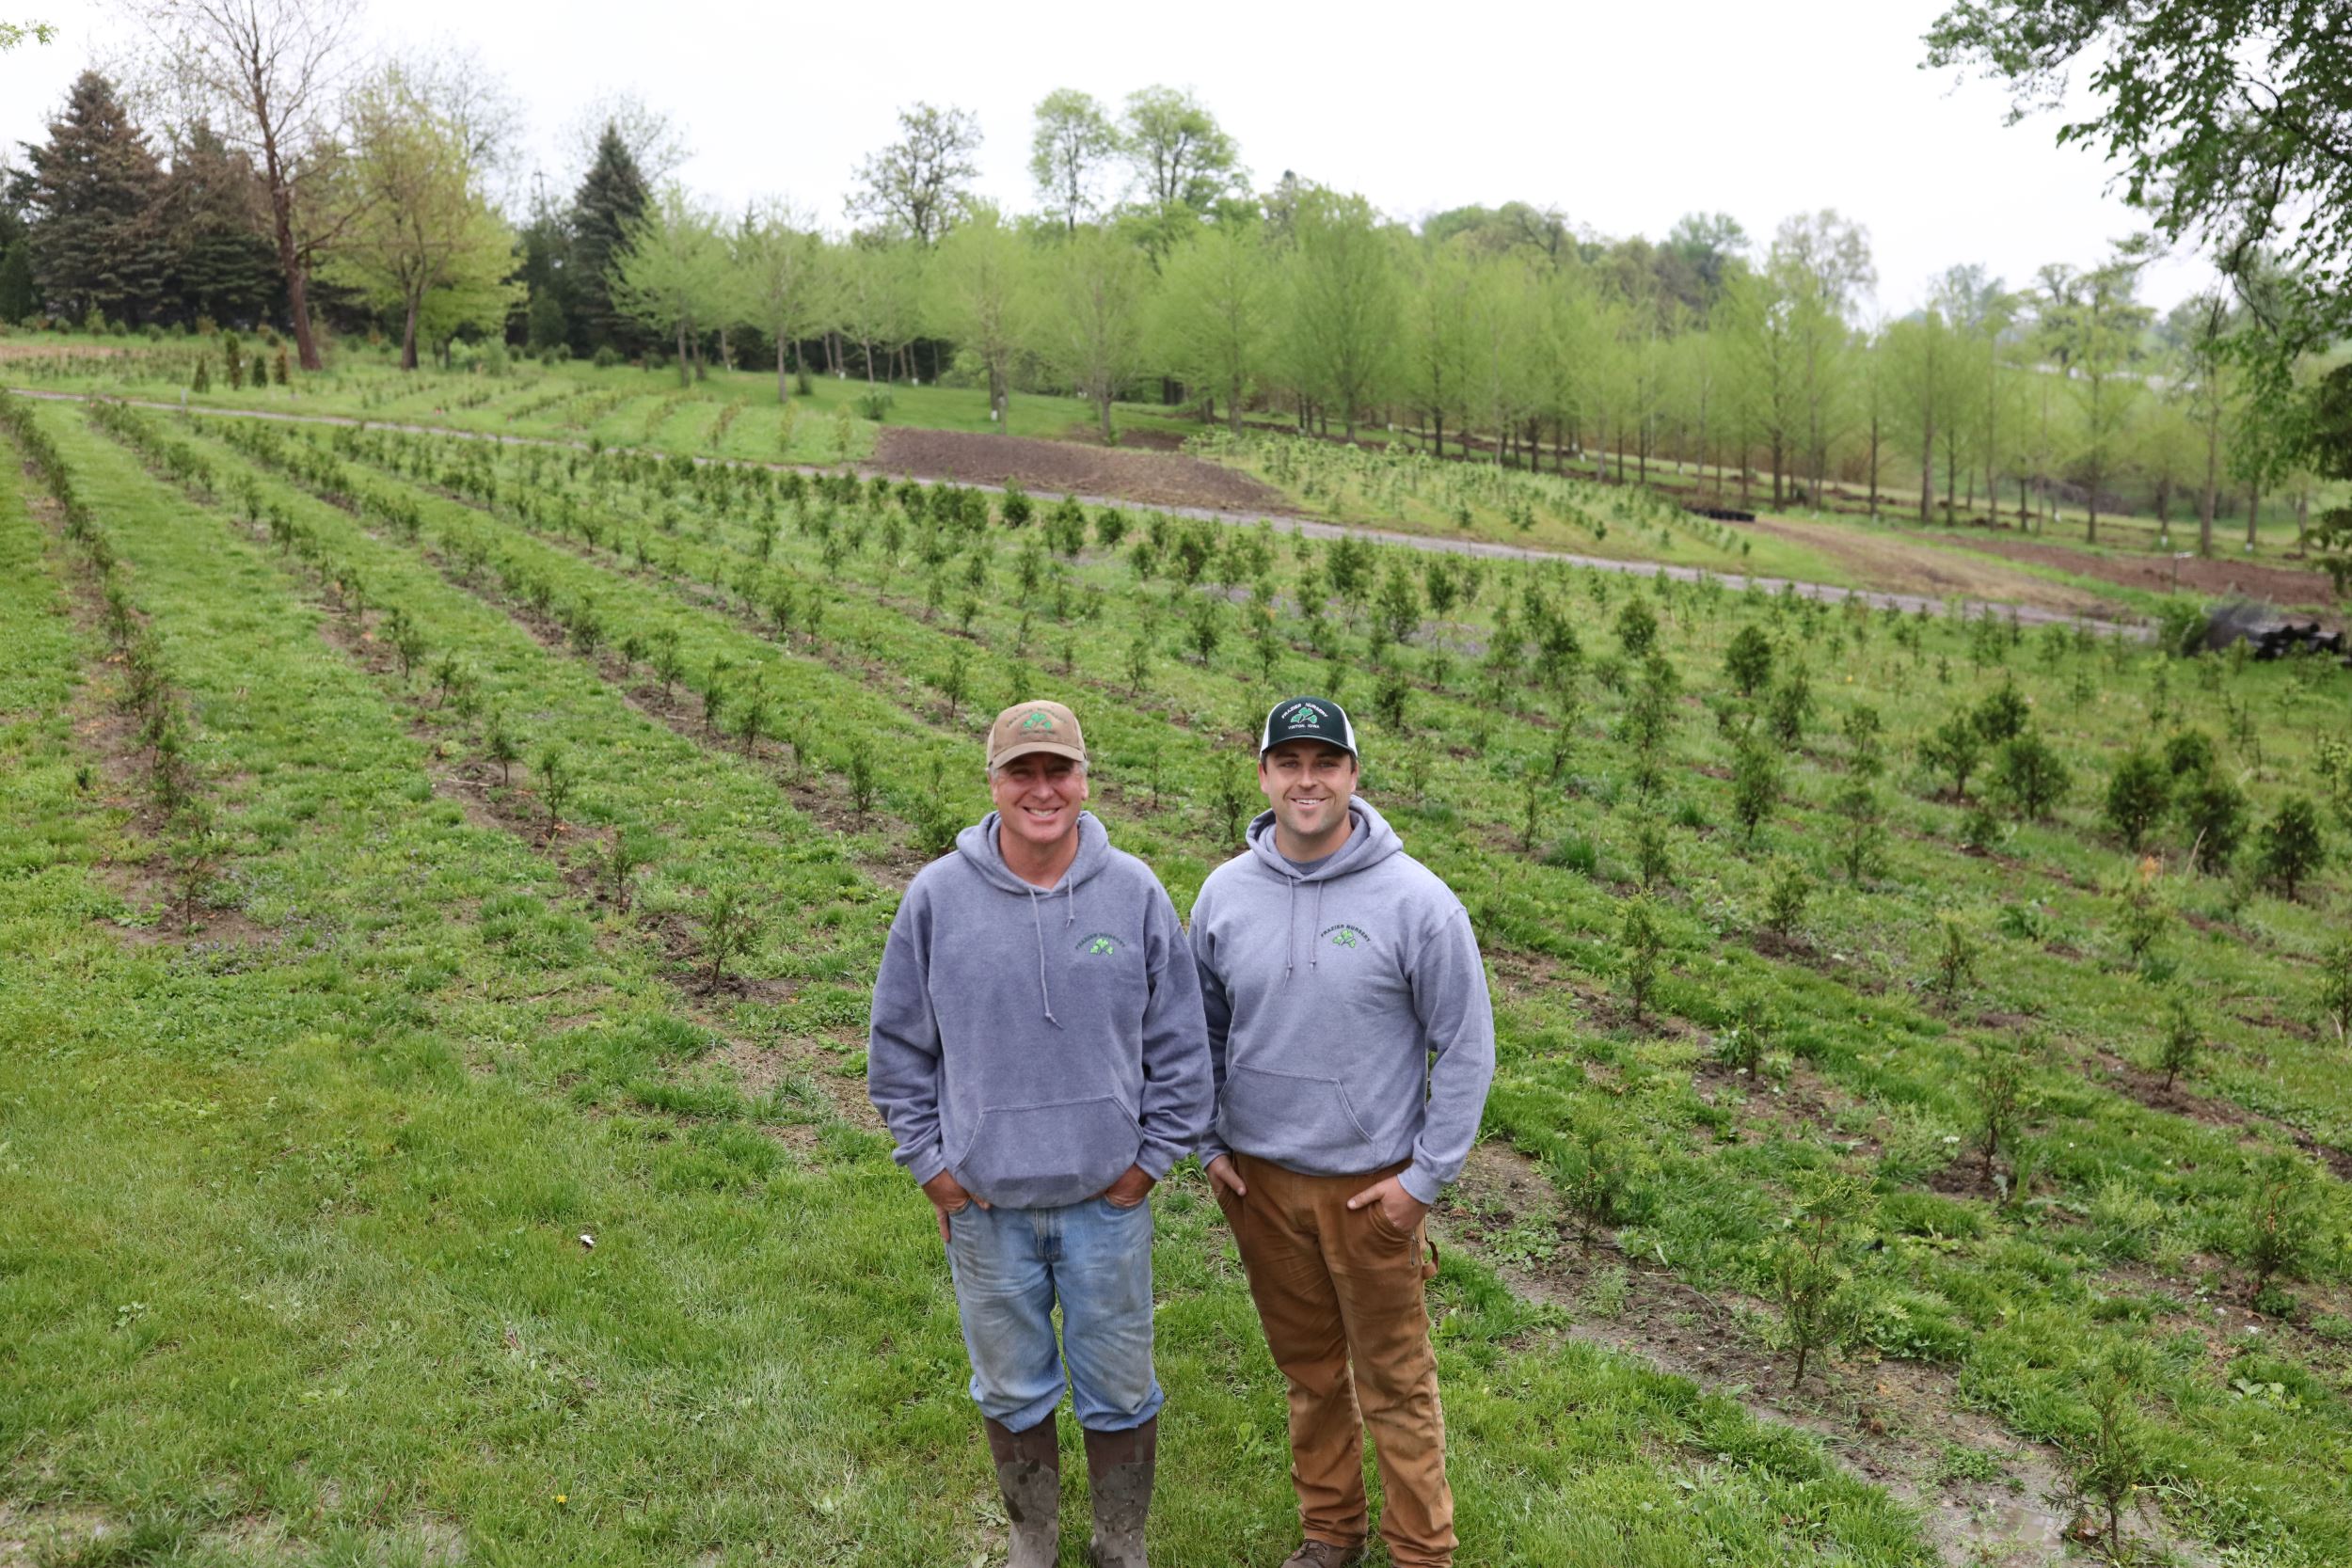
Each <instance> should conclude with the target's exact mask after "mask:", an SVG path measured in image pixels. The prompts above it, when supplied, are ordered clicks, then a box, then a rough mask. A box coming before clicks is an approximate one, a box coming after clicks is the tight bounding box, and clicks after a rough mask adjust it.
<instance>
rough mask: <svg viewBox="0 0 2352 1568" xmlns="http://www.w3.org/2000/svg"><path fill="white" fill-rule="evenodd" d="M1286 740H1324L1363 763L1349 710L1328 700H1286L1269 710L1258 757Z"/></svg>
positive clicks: (1290, 698)
mask: <svg viewBox="0 0 2352 1568" xmlns="http://www.w3.org/2000/svg"><path fill="white" fill-rule="evenodd" d="M1285 740H1320V741H1322V742H1323V743H1324V744H1325V745H1326V746H1337V747H1338V748H1339V749H1340V750H1341V751H1343V752H1346V753H1347V754H1348V755H1349V756H1352V757H1358V758H1359V760H1360V757H1361V753H1359V752H1358V751H1357V750H1356V726H1355V725H1353V724H1351V723H1349V722H1348V721H1347V710H1346V709H1345V708H1343V707H1342V706H1340V705H1339V704H1337V703H1335V702H1332V701H1331V700H1329V699H1328V698H1326V697H1285V698H1284V699H1282V701H1280V702H1279V703H1277V704H1275V705H1274V706H1273V707H1271V708H1269V709H1268V710H1267V711H1266V716H1265V728H1264V729H1263V731H1262V732H1260V734H1259V736H1258V754H1259V755H1260V756H1263V755H1264V754H1265V753H1266V752H1270V751H1272V750H1273V749H1274V748H1275V747H1277V746H1279V745H1280V744H1282V742H1284V741H1285Z"/></svg>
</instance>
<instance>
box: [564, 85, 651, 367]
mask: <svg viewBox="0 0 2352 1568" xmlns="http://www.w3.org/2000/svg"><path fill="white" fill-rule="evenodd" d="M645 202H646V194H645V177H644V173H643V172H641V171H640V170H639V168H638V166H637V160H636V159H635V158H633V157H631V156H629V150H628V144H627V143H625V142H623V141H622V140H621V133H620V130H619V128H618V127H617V126H614V125H611V124H607V125H606V126H605V128H604V135H602V136H601V137H599V138H598V139H597V142H596V161H595V162H594V163H592V164H590V165H589V166H588V172H587V174H586V175H585V176H584V177H583V178H582V179H581V180H580V191H579V194H578V195H576V196H574V197H573V198H572V265H571V274H572V277H573V278H574V279H575V283H574V287H575V288H576V289H577V290H578V291H579V298H578V302H577V308H576V309H574V310H573V312H572V322H573V326H574V329H575V330H576V331H579V332H580V334H581V337H582V340H583V341H580V344H579V345H578V346H580V347H581V348H583V349H590V350H593V349H595V348H596V346H597V345H599V344H602V343H613V344H615V345H617V346H619V347H622V348H634V347H636V346H637V344H638V343H639V341H640V334H639V330H638V328H637V325H636V324H635V323H634V322H633V321H631V320H630V319H629V318H628V316H626V315H624V314H622V313H621V312H620V311H619V310H618V309H615V308H614V306H613V304H612V270H613V259H614V257H615V255H616V254H617V253H618V252H620V251H621V250H623V249H625V248H626V247H627V245H628V230H629V226H630V225H631V224H633V223H635V222H636V221H637V219H638V218H639V216H640V215H641V214H644V210H645Z"/></svg>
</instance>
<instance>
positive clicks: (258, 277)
mask: <svg viewBox="0 0 2352 1568" xmlns="http://www.w3.org/2000/svg"><path fill="white" fill-rule="evenodd" d="M268 217H269V214H268V212H267V210H266V209H265V208H264V207H263V205H262V187H261V182H260V181H259V179H258V178H257V177H256V176H255V174H254V172H253V163H252V160H251V159H249V158H247V157H246V156H245V154H243V153H242V152H239V151H237V150H234V149H232V148H231V147H230V146H229V145H228V143H226V142H224V141H222V140H221V139H220V135H219V133H218V132H216V131H215V130H214V129H213V128H212V126H211V125H210V124H208V123H207V122H205V121H203V120H200V119H199V120H198V121H197V122H196V123H195V124H194V125H193V126H191V127H189V130H188V135H187V140H186V141H185V142H184V143H183V145H182V146H181V148H180V149H179V150H178V151H177V152H176V153H175V154H174V155H173V157H172V160H171V173H170V176H169V177H168V178H167V180H166V181H165V183H164V232H165V238H166V243H167V245H168V246H169V250H170V257H171V277H172V280H173V281H174V283H176V284H177V288H176V289H175V290H174V291H173V293H175V294H176V296H177V297H176V298H174V299H172V300H169V301H168V302H167V310H168V311H169V312H170V313H172V314H174V315H178V316H181V317H183V319H186V320H189V321H193V320H195V319H196V318H197V317H199V316H209V317H211V318H212V319H213V320H215V321H216V322H222V323H228V324H234V325H261V324H262V323H263V322H265V321H273V320H276V319H278V316H279V315H280V307H281V304H282V302H283V300H284V298H285V292H286V279H285V275H284V274H283V273H282V272H280V271H279V270H278V254H277V251H276V250H275V249H274V248H273V247H272V246H271V245H270V243H269V240H268V238H267V237H266V236H265V234H264V233H263V226H264V225H265V224H266V223H267V222H268Z"/></svg>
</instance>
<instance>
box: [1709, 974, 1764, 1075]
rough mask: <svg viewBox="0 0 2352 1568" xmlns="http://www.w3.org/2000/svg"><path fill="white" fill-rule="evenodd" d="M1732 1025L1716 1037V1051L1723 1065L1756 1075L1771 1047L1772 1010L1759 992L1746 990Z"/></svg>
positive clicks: (1741, 995)
mask: <svg viewBox="0 0 2352 1568" xmlns="http://www.w3.org/2000/svg"><path fill="white" fill-rule="evenodd" d="M1735 1007H1736V1011H1735V1013H1734V1017H1733V1022H1732V1025H1731V1027H1730V1028H1728V1029H1726V1030H1724V1032H1723V1033H1722V1034H1721V1035H1719V1036H1717V1037H1716V1039H1715V1054H1716V1056H1717V1058H1718V1059H1719V1060H1721V1061H1722V1062H1723V1064H1724V1066H1725V1067H1727V1068H1730V1069H1733V1070H1735V1071H1738V1072H1744V1073H1746V1074H1747V1075H1748V1076H1749V1077H1751V1078H1753V1077H1755V1076H1756V1074H1758V1073H1760V1072H1762V1071H1763V1070H1764V1053H1766V1052H1767V1051H1768V1050H1770V1049H1771V1046H1772V1012H1771V1009H1770V1008H1769V1006H1767V1005H1766V1003H1765V1001H1764V998H1763V997H1762V996H1760V995H1759V994H1757V993H1756V991H1753V990H1750V991H1743V992H1742V993H1741V994H1740V999H1739V1001H1738V1002H1737V1003H1736V1004H1735Z"/></svg>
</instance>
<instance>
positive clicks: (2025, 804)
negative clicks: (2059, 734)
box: [1993, 730, 2074, 819]
mask: <svg viewBox="0 0 2352 1568" xmlns="http://www.w3.org/2000/svg"><path fill="white" fill-rule="evenodd" d="M1993 787H1994V793H1995V794H1996V795H1998V796H1999V797H2000V799H2001V800H2002V802H2003V803H2004V804H2005V805H2007V806H2008V807H2009V808H2010V810H2011V811H2013V812H2015V813H2016V814H2017V815H2018V816H2029V817H2033V818H2036V819H2041V818H2044V817H2047V816H2049V815H2050V814H2051V813H2052V812H2054V811H2056V810H2057V809H2058V805H2059V803H2060V802H2061V801H2063V800H2065V799H2066V796H2067V792H2068V791H2069V790H2071V789H2072V788H2073V787H2074V774H2073V772H2072V771H2071V770H2070V769H2069V768H2067V766H2066V762H2065V759H2064V758H2062V757H2060V756H2059V755H2058V748H2056V747H2055V746H2052V745H2051V744H2050V743H2049V742H2048V741H2046V740H2044V739H2042V736H2039V735H2036V734H2035V733H2034V732H2033V731H2031V730H2026V731H2025V732H2023V733H2022V734H2018V735H2013V736H2010V737H2009V738H2008V739H2007V740H2004V741H2002V742H2001V744H2000V747H1999V749H1998V750H1997V751H1995V752H1994V753H1993Z"/></svg>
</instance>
